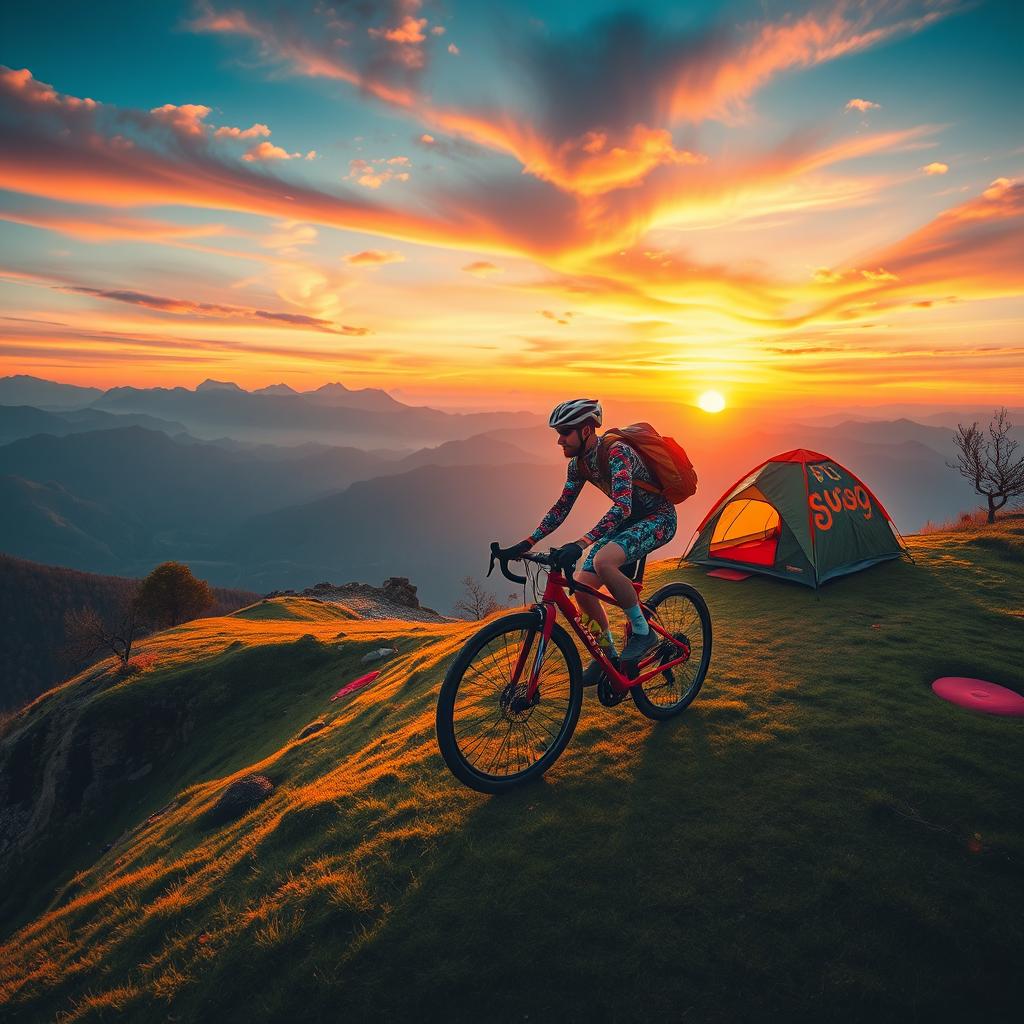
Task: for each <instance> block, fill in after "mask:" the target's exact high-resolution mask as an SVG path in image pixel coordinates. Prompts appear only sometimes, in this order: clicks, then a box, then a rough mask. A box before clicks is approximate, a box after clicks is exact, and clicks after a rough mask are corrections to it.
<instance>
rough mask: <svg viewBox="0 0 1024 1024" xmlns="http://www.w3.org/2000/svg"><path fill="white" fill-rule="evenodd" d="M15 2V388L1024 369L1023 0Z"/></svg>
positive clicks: (801, 380) (753, 387)
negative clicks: (31, 384)
mask: <svg viewBox="0 0 1024 1024" xmlns="http://www.w3.org/2000/svg"><path fill="white" fill-rule="evenodd" d="M715 7H716V5H712V4H707V3H704V2H696V0H690V2H675V3H667V2H666V3H648V4H633V5H623V4H621V3H616V4H612V3H603V2H599V0H591V2H587V3H552V2H550V0H548V2H544V3H541V2H522V0H517V2H515V3H512V2H509V3H485V2H482V0H476V2H472V3H469V2H466V3H463V2H458V0H446V2H443V3H442V2H439V3H430V2H429V0H422V2H421V0H390V2H373V3H370V2H355V3H337V4H333V5H331V4H327V3H321V2H317V3H313V4H300V3H295V4H280V3H268V4H261V3H245V4H242V5H237V4H226V3H221V2H220V0H211V2H209V3H206V2H201V3H196V4H190V3H188V2H171V0H154V2H151V3H145V4H133V5H129V4H123V3H116V4H114V3H97V4H91V5H85V4H80V3H74V4H71V3H65V4H60V3H58V4H44V5H42V6H37V5H34V4H31V5H30V4H18V5H7V6H6V9H5V11H4V13H3V15H2V16H0V17H2V30H0V218H2V221H0V375H4V374H11V373H30V374H34V375H37V376H41V377H47V378H50V379H54V380H61V381H67V382H72V383H79V384H90V385H95V386H100V387H108V386H111V385H114V384H135V385H140V386H148V385H157V384H159V385H167V386H171V385H178V384H183V385H186V386H190V387H191V386H195V385H196V384H198V383H199V382H200V381H201V380H203V379H204V378H206V377H214V378H217V379H221V380H234V381H236V382H238V383H239V384H241V385H243V386H246V387H260V386H263V385H267V384H272V383H278V382H282V381H283V382H285V383H288V384H290V385H292V386H293V387H296V388H299V389H305V388H312V387H317V386H319V385H320V384H322V383H324V382H326V381H332V380H341V381H342V382H344V383H345V384H347V385H348V386H350V387H365V386H374V387H384V388H387V389H388V390H389V391H391V392H392V393H393V394H395V395H396V396H397V397H400V398H402V399H403V400H405V401H416V402H430V403H432V404H438V405H448V406H451V407H465V408H470V407H472V408H495V407H498V408H501V407H508V408H517V409H523V408H528V409H534V410H540V409H543V408H545V407H546V406H547V405H549V404H550V402H551V401H552V400H553V399H556V398H559V397H565V396H566V395H568V394H577V393H580V394H590V393H593V394H599V395H603V396H620V397H622V398H628V399H643V398H645V397H651V398H656V399H658V400H659V401H683V402H695V401H696V399H697V396H698V395H699V394H700V393H701V392H703V391H705V390H707V389H715V390H718V391H720V392H721V393H722V394H723V395H725V396H726V399H727V401H728V402H729V404H730V405H731V406H734V407H742V406H743V405H744V403H752V402H755V401H762V402H763V401H765V400H766V399H768V400H770V401H774V402H777V403H779V404H781V405H790V406H792V405H794V404H796V405H798V406H800V407H801V408H807V409H811V408H815V409H819V408H820V409H823V410H827V409H828V408H829V407H830V406H832V405H842V404H847V405H851V404H861V405H870V404H874V403H885V402H909V403H915V402H922V403H925V402H927V403H935V402H949V403H951V404H955V403H957V402H966V401H972V402H985V403H993V402H995V403H1006V404H1014V395H1016V396H1018V399H1017V401H1018V403H1019V401H1020V400H1019V396H1020V395H1021V394H1022V393H1024V333H1022V325H1024V300H1022V298H1021V295H1022V294H1024V112H1022V107H1024V105H1022V102H1021V97H1022V95H1024V75H1022V72H1021V63H1022V62H1021V60H1020V50H1021V40H1022V37H1024V5H1022V4H1020V3H1019V2H1017V0H991V2H959V0H905V2H904V0H857V2H854V0H848V2H843V0H836V2H820V3H810V4H807V3H804V4H799V3H795V2H786V3H783V2H774V0H761V2H730V3H723V4H719V5H717V14H715V15H714V16H711V14H710V13H709V12H710V11H712V10H713V9H715Z"/></svg>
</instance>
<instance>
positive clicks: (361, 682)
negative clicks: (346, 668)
mask: <svg viewBox="0 0 1024 1024" xmlns="http://www.w3.org/2000/svg"><path fill="white" fill-rule="evenodd" d="M379 675H380V672H379V671H377V672H367V674H366V675H365V676H360V677H359V678H358V679H353V680H352V682H351V683H349V684H348V685H347V686H343V687H342V688H341V689H340V690H339V691H338V692H337V693H336V694H335V695H334V696H333V697H332V698H331V700H337V699H338V698H339V697H347V696H348V695H349V694H350V693H355V692H356V690H361V689H362V688H363V687H364V686H366V685H368V684H369V683H372V682H373V681H374V679H376V678H377V676H379Z"/></svg>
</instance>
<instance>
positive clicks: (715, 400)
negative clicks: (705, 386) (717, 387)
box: [697, 391, 725, 412]
mask: <svg viewBox="0 0 1024 1024" xmlns="http://www.w3.org/2000/svg"><path fill="white" fill-rule="evenodd" d="M697 404H698V405H699V406H700V407H701V408H702V409H703V410H704V411H705V412H721V411H722V410H723V409H724V408H725V399H724V398H723V397H722V396H721V395H720V394H719V393H718V392H717V391H705V392H704V394H703V395H701V396H700V398H698V399H697Z"/></svg>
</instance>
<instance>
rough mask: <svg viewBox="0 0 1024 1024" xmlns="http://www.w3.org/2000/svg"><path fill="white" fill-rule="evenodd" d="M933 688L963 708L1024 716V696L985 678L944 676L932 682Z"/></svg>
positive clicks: (995, 713) (992, 713)
mask: <svg viewBox="0 0 1024 1024" xmlns="http://www.w3.org/2000/svg"><path fill="white" fill-rule="evenodd" d="M932 690H934V691H935V693H936V694H937V695H938V696H940V697H941V698H942V699H943V700H948V701H949V702H950V703H951V704H958V705H959V706H960V707H962V708H971V709H972V710H974V711H984V712H986V713H987V714H989V715H1011V716H1013V717H1016V718H1024V697H1022V696H1021V695H1020V694H1019V693H1014V692H1013V690H1008V689H1007V688H1006V687H1005V686H999V685H998V684H997V683H989V682H986V681H985V680H984V679H966V678H964V677H962V676H943V677H942V678H941V679H936V680H935V682H934V683H932Z"/></svg>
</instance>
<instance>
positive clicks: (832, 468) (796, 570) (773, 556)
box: [684, 448, 906, 587]
mask: <svg viewBox="0 0 1024 1024" xmlns="http://www.w3.org/2000/svg"><path fill="white" fill-rule="evenodd" d="M905 550H906V549H905V548H904V547H903V544H902V541H901V539H900V537H899V531H897V530H896V527H895V525H894V524H893V522H892V519H891V518H890V516H889V513H888V512H886V511H885V509H884V508H883V507H882V504H881V502H880V501H879V500H878V499H877V498H876V497H875V496H874V494H872V493H871V490H870V488H868V487H867V485H866V484H864V483H863V482H862V481H861V480H860V479H859V478H858V477H856V476H855V475H854V474H853V473H851V472H850V471H849V470H848V469H846V468H845V467H843V466H842V465H840V464H839V463H838V462H836V460H835V459H830V458H829V457H828V456H827V455H822V454H821V453H820V452H812V451H808V450H807V449H806V448H797V449H795V450H793V451H791V452H783V453H782V454H781V455H776V456H774V457H773V458H770V459H767V460H765V461H764V462H762V463H761V465H759V466H757V467H756V468H754V469H753V470H752V471H751V472H750V473H748V474H747V475H746V476H745V477H743V479H742V480H740V481H738V482H737V483H736V484H735V485H734V486H733V487H732V488H730V489H729V490H728V491H726V493H725V494H724V495H723V496H722V497H721V499H719V501H717V502H716V503H715V504H714V505H713V506H712V508H711V510H710V511H709V512H708V514H707V515H706V516H705V517H704V521H703V522H702V523H701V524H700V526H698V527H697V537H696V539H695V540H694V542H693V543H692V544H691V545H690V549H689V551H687V553H686V555H685V556H684V557H685V558H686V559H687V560H688V561H690V562H693V563H695V564H697V565H709V566H715V567H729V568H733V569H745V570H747V571H748V572H761V573H767V574H768V575H769V576H780V577H782V578H783V579H790V580H796V581H797V582H799V583H804V584H806V585H807V586H809V587H818V586H819V585H820V584H822V583H824V582H826V581H827V580H830V579H833V578H835V577H836V576H845V575H846V574H847V573H851V572H857V571H858V570H860V569H866V568H867V567H868V566H869V565H874V564H875V563H876V562H882V561H885V560H887V559H890V558H899V557H900V555H901V554H903V553H904V552H905Z"/></svg>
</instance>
